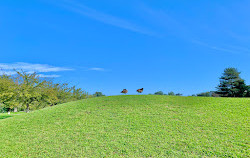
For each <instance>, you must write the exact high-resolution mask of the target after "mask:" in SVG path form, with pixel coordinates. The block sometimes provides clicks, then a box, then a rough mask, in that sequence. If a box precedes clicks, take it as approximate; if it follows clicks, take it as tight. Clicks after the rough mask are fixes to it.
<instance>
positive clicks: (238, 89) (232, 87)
mask: <svg viewBox="0 0 250 158" xmlns="http://www.w3.org/2000/svg"><path fill="white" fill-rule="evenodd" d="M246 90H247V86H246V84H245V81H244V80H243V79H242V78H241V77H240V72H239V71H238V70H237V69H236V68H226V69H225V70H224V73H223V74H222V76H221V77H220V84H219V85H218V87H217V92H216V93H217V94H219V95H221V96H222V97H243V96H244V93H245V91H246Z"/></svg>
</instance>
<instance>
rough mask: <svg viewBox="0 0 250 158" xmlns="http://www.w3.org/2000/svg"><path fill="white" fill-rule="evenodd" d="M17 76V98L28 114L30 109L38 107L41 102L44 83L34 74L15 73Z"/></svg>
mask: <svg viewBox="0 0 250 158" xmlns="http://www.w3.org/2000/svg"><path fill="white" fill-rule="evenodd" d="M17 74H18V76H17V78H16V81H17V83H18V95H17V97H18V100H19V101H20V102H21V105H22V106H23V107H24V108H25V109H26V112H29V111H30V108H33V107H35V106H38V105H39V102H40V101H41V100H42V96H43V94H42V92H43V91H42V89H43V87H44V84H45V81H42V80H40V79H39V77H38V75H37V74H36V73H32V74H28V73H26V72H23V71H22V72H17Z"/></svg>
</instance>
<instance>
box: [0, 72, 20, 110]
mask: <svg viewBox="0 0 250 158" xmlns="http://www.w3.org/2000/svg"><path fill="white" fill-rule="evenodd" d="M0 102H1V103H2V104H3V105H4V107H5V109H7V110H8V111H9V110H10V109H13V108H15V107H17V106H18V104H19V102H18V99H17V87H16V85H15V83H14V81H13V80H12V79H11V77H10V76H6V75H3V76H0Z"/></svg>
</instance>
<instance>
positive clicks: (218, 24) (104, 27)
mask: <svg viewBox="0 0 250 158" xmlns="http://www.w3.org/2000/svg"><path fill="white" fill-rule="evenodd" d="M249 8H250V1H249V0H240V1H236V0H220V1H218V0H209V1H204V0H199V1H187V0H175V1H173V0H159V1H152V0H105V1H100V0H98V1H97V0H91V1H90V0H34V1H28V0H22V1H20V0H11V1H7V0H5V1H0V55H1V57H0V67H1V73H3V72H5V73H9V74H12V69H13V68H17V69H18V68H19V69H23V70H25V71H27V72H33V71H37V72H38V73H39V74H41V75H42V76H44V77H53V78H55V80H56V81H60V82H70V83H71V84H75V85H77V86H78V87H81V88H83V89H84V90H86V91H88V92H90V93H94V92H95V91H102V92H103V93H104V94H106V95H119V94H120V91H121V90H122V89H124V88H127V89H128V91H129V94H136V89H138V88H142V87H143V88H144V89H145V92H144V93H145V94H148V93H154V92H156V91H159V90H161V91H163V92H165V93H167V92H169V91H174V92H176V93H177V92H178V93H182V94H184V95H192V94H196V93H199V92H203V91H210V90H215V87H216V86H217V85H218V82H219V81H218V78H219V77H220V75H221V73H222V72H223V70H224V68H226V67H236V68H238V69H239V70H240V71H241V72H242V73H241V77H242V78H244V79H245V80H246V82H247V84H250V62H249V61H250V45H249V42H250V20H249V17H250V10H249Z"/></svg>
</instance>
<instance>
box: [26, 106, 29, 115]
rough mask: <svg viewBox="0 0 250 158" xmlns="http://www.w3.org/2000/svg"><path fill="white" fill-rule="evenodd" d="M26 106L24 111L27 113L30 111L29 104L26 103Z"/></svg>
mask: <svg viewBox="0 0 250 158" xmlns="http://www.w3.org/2000/svg"><path fill="white" fill-rule="evenodd" d="M26 106H27V108H26V112H27V113H28V112H30V105H29V104H27V105H26Z"/></svg>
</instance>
